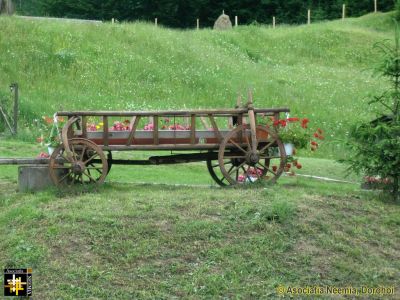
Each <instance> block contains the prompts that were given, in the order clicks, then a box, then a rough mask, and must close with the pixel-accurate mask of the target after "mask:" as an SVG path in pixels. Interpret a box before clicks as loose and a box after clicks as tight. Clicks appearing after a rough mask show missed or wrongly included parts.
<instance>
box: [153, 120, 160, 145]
mask: <svg viewBox="0 0 400 300" xmlns="http://www.w3.org/2000/svg"><path fill="white" fill-rule="evenodd" d="M153 122H154V123H153V143H154V145H158V144H159V141H158V116H157V115H155V116H154V117H153Z"/></svg>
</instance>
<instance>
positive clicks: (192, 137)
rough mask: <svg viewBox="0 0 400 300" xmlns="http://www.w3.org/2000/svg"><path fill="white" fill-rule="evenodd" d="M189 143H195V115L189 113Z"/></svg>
mask: <svg viewBox="0 0 400 300" xmlns="http://www.w3.org/2000/svg"><path fill="white" fill-rule="evenodd" d="M190 120H191V122H190V143H191V144H193V145H194V144H195V143H196V115H191V117H190Z"/></svg>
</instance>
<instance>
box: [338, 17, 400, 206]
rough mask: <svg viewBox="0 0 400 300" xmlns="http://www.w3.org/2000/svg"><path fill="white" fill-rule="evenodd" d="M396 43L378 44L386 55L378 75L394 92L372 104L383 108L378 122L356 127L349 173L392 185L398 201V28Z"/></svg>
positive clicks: (352, 137)
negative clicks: (360, 174)
mask: <svg viewBox="0 0 400 300" xmlns="http://www.w3.org/2000/svg"><path fill="white" fill-rule="evenodd" d="M395 27H396V30H395V41H394V42H395V43H394V45H393V44H391V43H390V42H389V41H383V42H380V43H377V44H376V45H375V47H376V48H377V49H378V50H379V52H380V53H381V55H382V61H381V62H380V64H379V65H378V66H377V68H376V70H377V72H378V73H379V74H380V75H381V76H382V77H383V78H386V79H388V80H389V82H390V84H391V88H390V89H389V90H387V91H385V92H384V93H383V94H381V95H380V96H375V97H373V99H372V100H371V101H370V104H372V103H378V104H380V107H381V108H382V111H381V112H380V113H379V115H378V118H377V119H375V120H373V121H370V122H364V123H360V124H356V125H354V126H353V127H352V128H351V130H350V134H349V140H348V145H349V146H350V148H351V157H350V158H349V159H347V160H346V161H347V162H348V163H349V164H350V167H349V169H352V170H355V171H357V172H359V173H361V172H364V173H365V175H368V176H379V177H381V178H382V179H385V180H386V182H387V183H388V189H389V191H390V193H391V195H392V196H393V198H394V200H395V201H397V199H398V198H399V180H400V155H399V153H400V44H399V43H400V35H399V28H398V24H397V22H396V24H395Z"/></svg>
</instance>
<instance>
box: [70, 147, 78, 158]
mask: <svg viewBox="0 0 400 300" xmlns="http://www.w3.org/2000/svg"><path fill="white" fill-rule="evenodd" d="M70 147H71V150H72V154H73V157H74V159H75V161H77V160H78V155H77V154H76V152H75V147H74V145H73V144H70Z"/></svg>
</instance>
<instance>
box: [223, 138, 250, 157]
mask: <svg viewBox="0 0 400 300" xmlns="http://www.w3.org/2000/svg"><path fill="white" fill-rule="evenodd" d="M228 142H231V143H232V144H234V145H235V146H236V147H237V148H239V149H240V151H242V152H243V153H244V154H246V153H247V151H246V150H244V149H243V148H242V147H240V146H239V144H237V143H236V142H234V141H233V140H232V138H230V139H229V141H228Z"/></svg>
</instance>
